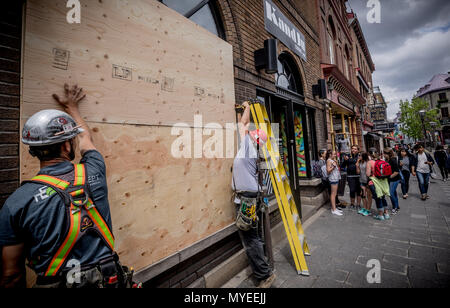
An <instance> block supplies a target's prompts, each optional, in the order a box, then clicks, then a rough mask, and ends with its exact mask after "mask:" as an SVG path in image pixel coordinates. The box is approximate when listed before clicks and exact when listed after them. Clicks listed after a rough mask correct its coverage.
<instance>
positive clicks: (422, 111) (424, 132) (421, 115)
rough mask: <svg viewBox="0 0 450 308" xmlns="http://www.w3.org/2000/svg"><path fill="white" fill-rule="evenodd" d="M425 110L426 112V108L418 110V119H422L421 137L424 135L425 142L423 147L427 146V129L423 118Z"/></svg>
mask: <svg viewBox="0 0 450 308" xmlns="http://www.w3.org/2000/svg"><path fill="white" fill-rule="evenodd" d="M426 113H427V112H426V110H423V109H422V110H420V111H419V115H420V120H422V129H423V137H424V139H423V140H424V142H425V145H424V146H425V148H426V147H427V130H426V129H425V123H424V120H425V114H426Z"/></svg>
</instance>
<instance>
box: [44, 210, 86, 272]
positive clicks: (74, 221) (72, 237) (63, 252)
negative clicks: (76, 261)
mask: <svg viewBox="0 0 450 308" xmlns="http://www.w3.org/2000/svg"><path fill="white" fill-rule="evenodd" d="M80 218H81V212H80V211H76V207H75V206H74V205H73V204H72V205H71V206H70V227H69V233H68V234H67V237H66V239H65V240H64V242H63V244H62V245H61V247H60V248H59V249H58V251H57V252H56V254H55V256H54V257H53V259H52V260H51V262H50V265H49V266H48V269H47V271H46V272H45V276H56V274H57V273H58V271H59V269H60V268H61V266H62V265H63V264H64V263H65V260H66V258H67V256H68V255H69V253H70V251H71V250H72V248H73V246H74V245H75V242H76V240H77V239H78V236H79V234H80V227H81V224H80V222H81V219H80Z"/></svg>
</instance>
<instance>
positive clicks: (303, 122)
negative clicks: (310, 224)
mask: <svg viewBox="0 0 450 308" xmlns="http://www.w3.org/2000/svg"><path fill="white" fill-rule="evenodd" d="M259 99H260V100H262V101H264V102H265V105H266V108H267V110H268V113H269V115H270V120H271V123H272V126H273V128H276V127H278V130H276V129H274V133H275V134H276V136H275V138H277V140H278V148H279V151H280V156H281V160H282V162H283V165H284V168H285V170H286V173H287V175H288V176H289V181H290V186H291V190H292V192H293V194H294V199H295V203H296V204H297V207H298V211H299V213H300V215H301V206H300V204H301V202H300V193H301V191H300V185H299V181H300V180H301V179H307V178H309V177H310V176H311V169H310V167H309V165H310V164H309V163H308V162H310V161H311V158H310V152H309V148H310V143H311V142H308V136H309V135H308V130H307V128H308V124H307V115H306V112H307V109H306V108H305V107H304V106H303V105H301V104H299V103H296V102H294V101H293V100H292V99H288V98H283V97H282V96H280V95H267V96H260V97H259ZM312 143H313V142H312Z"/></svg>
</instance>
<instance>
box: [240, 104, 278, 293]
mask: <svg viewBox="0 0 450 308" xmlns="http://www.w3.org/2000/svg"><path fill="white" fill-rule="evenodd" d="M242 107H244V108H245V109H244V113H243V114H242V117H241V120H240V123H239V135H240V142H241V144H240V148H239V151H238V153H237V155H236V157H235V159H234V163H233V177H232V178H233V179H232V189H233V190H234V192H235V195H236V197H235V199H234V203H235V205H236V209H237V219H236V225H237V227H238V228H239V233H240V236H241V239H242V240H243V244H244V247H245V249H246V253H247V256H248V259H249V262H250V265H251V267H252V270H253V275H254V277H255V278H256V279H258V280H259V285H258V287H260V288H269V287H270V286H271V285H272V283H273V282H274V280H275V274H274V273H273V272H272V269H271V268H270V265H269V264H268V262H267V260H266V259H265V255H264V246H263V245H264V242H263V240H262V238H261V235H260V234H259V232H258V227H257V224H258V215H257V213H258V212H259V204H258V199H259V194H260V193H261V191H262V189H261V186H260V185H259V181H258V175H259V169H258V168H259V166H258V162H259V151H258V150H259V146H262V145H263V144H264V143H265V142H267V134H266V133H265V132H264V131H262V130H252V131H249V128H250V105H249V103H248V102H244V103H243V104H242Z"/></svg>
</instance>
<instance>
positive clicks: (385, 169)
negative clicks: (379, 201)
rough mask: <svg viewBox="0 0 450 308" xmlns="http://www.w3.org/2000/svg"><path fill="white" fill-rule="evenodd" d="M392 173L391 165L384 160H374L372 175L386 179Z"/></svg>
mask: <svg viewBox="0 0 450 308" xmlns="http://www.w3.org/2000/svg"><path fill="white" fill-rule="evenodd" d="M391 175H392V167H391V165H389V163H387V162H385V161H384V160H377V161H376V162H375V172H374V176H375V177H376V178H378V179H387V178H388V177H390V176H391Z"/></svg>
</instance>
